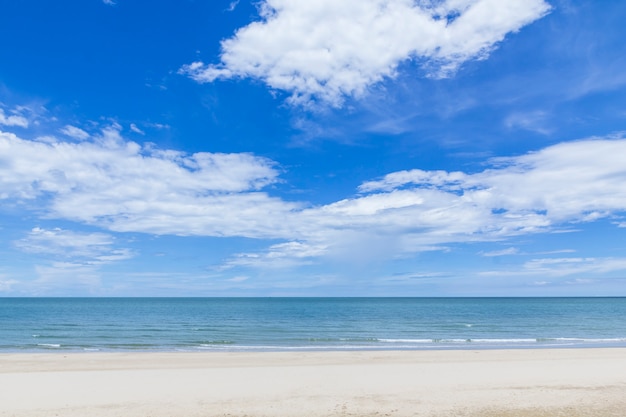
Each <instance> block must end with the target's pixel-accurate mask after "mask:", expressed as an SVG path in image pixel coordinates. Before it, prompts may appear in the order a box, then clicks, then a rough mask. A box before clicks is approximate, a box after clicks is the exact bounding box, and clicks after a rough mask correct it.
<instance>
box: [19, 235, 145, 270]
mask: <svg viewBox="0 0 626 417" xmlns="http://www.w3.org/2000/svg"><path fill="white" fill-rule="evenodd" d="M114 242H115V240H114V238H113V237H112V236H111V235H108V234H105V233H83V232H74V231H71V230H63V229H59V228H55V229H42V228H40V227H35V228H33V229H32V230H31V231H30V232H29V234H28V236H27V237H25V238H23V239H20V240H18V241H16V242H14V243H15V246H16V247H18V248H19V249H20V250H22V251H24V252H28V253H35V254H40V255H49V256H54V257H62V258H67V259H75V260H78V259H80V260H81V261H82V262H83V263H86V264H102V263H110V262H114V261H121V260H125V259H129V258H132V257H133V253H132V251H130V250H129V249H119V248H114V247H113V244H114Z"/></svg>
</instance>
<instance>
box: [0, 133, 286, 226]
mask: <svg viewBox="0 0 626 417" xmlns="http://www.w3.org/2000/svg"><path fill="white" fill-rule="evenodd" d="M274 165H275V164H274V163H273V162H272V161H269V160H267V159H265V158H261V157H257V156H254V155H251V154H247V153H239V154H219V153H195V154H192V155H188V154H185V153H183V152H178V151H173V150H162V149H157V148H155V147H153V146H149V145H146V146H143V147H142V146H140V145H138V144H137V143H134V142H130V141H126V140H124V139H123V138H122V137H121V136H120V134H119V129H118V128H117V127H109V128H106V129H104V130H103V131H102V132H101V134H99V135H98V136H96V137H94V140H92V141H82V142H78V143H72V142H65V141H61V140H55V138H50V137H49V138H47V140H46V141H45V142H41V141H32V140H25V139H22V138H19V137H17V136H16V135H14V134H11V133H0V178H2V180H1V181H0V199H16V200H19V201H22V202H25V203H28V202H29V201H30V202H33V203H37V204H38V205H39V206H40V207H41V206H42V205H43V207H45V210H46V211H47V216H49V217H54V218H63V219H68V220H73V221H78V222H82V223H87V224H93V225H98V226H101V227H105V228H107V229H110V230H114V231H137V232H145V233H156V234H181V235H190V234H191V235H204V236H249V237H268V236H269V237H275V236H276V235H280V236H283V235H284V234H285V233H284V229H285V227H287V226H284V225H283V221H282V219H281V217H282V218H284V217H285V216H286V215H287V214H288V213H289V211H290V210H292V209H293V208H295V207H296V205H294V204H291V203H286V202H283V201H281V200H279V199H276V198H271V197H269V196H268V195H267V194H266V193H264V192H261V191H260V189H261V188H263V187H265V186H267V185H269V184H273V183H275V182H276V181H277V176H278V171H277V170H276V169H275V167H274ZM37 204H36V205H37ZM268 214H271V215H272V217H271V218H268V217H267V216H268Z"/></svg>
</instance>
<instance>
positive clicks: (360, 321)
mask: <svg viewBox="0 0 626 417" xmlns="http://www.w3.org/2000/svg"><path fill="white" fill-rule="evenodd" d="M588 347H626V298H610V297H608V298H0V353H8V352H50V351H56V352H69V351H71V352H76V351H80V352H91V351H102V352H117V351H185V352H197V351H298V350H299V351H323V350H328V351H343V350H433V349H439V350H442V349H524V348H546V349H549V348H588Z"/></svg>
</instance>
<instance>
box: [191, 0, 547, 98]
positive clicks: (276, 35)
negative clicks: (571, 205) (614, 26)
mask: <svg viewBox="0 0 626 417" xmlns="http://www.w3.org/2000/svg"><path fill="white" fill-rule="evenodd" d="M259 10H260V15H261V20H260V21H258V22H253V23H251V24H250V25H248V26H246V27H243V28H241V29H239V30H238V31H237V32H236V33H235V35H234V36H233V37H232V38H230V39H226V40H224V41H223V42H222V55H221V62H220V63H219V64H216V65H214V64H208V65H207V64H205V63H203V62H200V61H198V62H194V63H192V64H189V65H186V66H184V67H183V68H182V69H181V71H180V72H181V73H183V74H187V75H189V76H190V77H192V78H193V79H194V80H196V81H198V82H212V81H214V80H216V79H220V78H239V77H251V78H256V79H260V80H262V81H263V82H265V83H266V84H267V85H268V86H269V87H271V88H272V89H277V90H283V91H286V92H288V93H290V94H291V97H290V99H289V101H290V102H291V103H299V104H306V103H309V102H310V100H312V99H316V100H321V101H323V102H326V103H330V104H332V105H335V106H339V105H341V103H342V101H343V99H344V98H345V97H350V96H353V97H358V96H360V95H362V94H363V93H364V92H365V91H366V90H367V88H368V87H369V86H371V85H372V84H375V83H377V82H380V81H382V80H383V79H385V78H393V77H395V75H396V71H397V67H398V65H399V64H400V63H401V62H403V61H406V60H409V59H415V60H417V61H419V62H420V63H422V67H423V70H424V71H425V75H427V76H430V77H446V76H449V75H450V74H452V73H454V72H455V71H456V70H457V69H458V67H459V66H460V65H461V64H462V63H463V62H465V61H467V60H470V59H483V58H485V57H486V56H487V55H488V54H489V52H490V51H491V50H492V49H493V48H494V47H495V46H496V44H497V43H498V42H500V41H502V40H503V39H504V38H505V36H506V35H507V34H509V33H511V32H515V31H517V30H519V29H520V28H522V27H523V26H525V25H527V24H529V23H531V22H533V21H535V20H537V19H539V18H541V17H542V16H544V15H545V14H546V13H548V11H549V10H550V6H549V5H548V4H547V3H546V2H544V1H543V0H512V1H506V2H503V1H499V0H463V1H443V2H419V3H417V4H416V2H414V1H410V0H393V1H387V0H352V1H341V2H336V1H334V0H318V1H312V2H285V1H281V0H264V1H263V2H261V3H260V5H259Z"/></svg>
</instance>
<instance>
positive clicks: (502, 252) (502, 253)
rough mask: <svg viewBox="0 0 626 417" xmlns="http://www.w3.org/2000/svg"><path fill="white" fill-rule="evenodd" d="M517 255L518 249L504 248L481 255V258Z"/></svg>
mask: <svg viewBox="0 0 626 417" xmlns="http://www.w3.org/2000/svg"><path fill="white" fill-rule="evenodd" d="M517 254H519V249H517V248H506V249H502V250H496V251H491V252H483V253H481V255H482V256H487V257H494V256H507V255H517Z"/></svg>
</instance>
